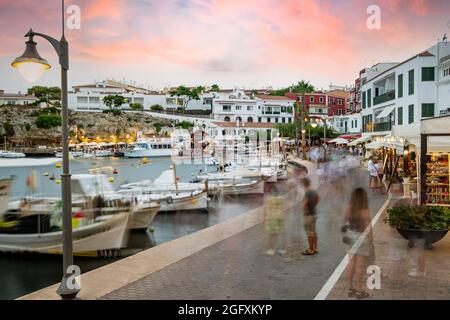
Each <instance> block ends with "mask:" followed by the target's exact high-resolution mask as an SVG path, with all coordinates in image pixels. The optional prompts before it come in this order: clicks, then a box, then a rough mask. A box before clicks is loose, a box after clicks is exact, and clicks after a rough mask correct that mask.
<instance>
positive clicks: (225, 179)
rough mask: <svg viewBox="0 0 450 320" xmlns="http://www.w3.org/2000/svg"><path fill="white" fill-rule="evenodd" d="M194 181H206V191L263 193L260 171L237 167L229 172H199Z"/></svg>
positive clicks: (235, 193) (233, 193) (262, 180)
mask: <svg viewBox="0 0 450 320" xmlns="http://www.w3.org/2000/svg"><path fill="white" fill-rule="evenodd" d="M195 181H207V183H208V192H209V193H210V194H214V193H216V192H221V193H222V194H226V195H242V194H263V193H264V178H263V175H262V174H261V173H260V172H256V171H252V170H249V169H247V168H237V169H234V170H232V171H229V172H215V173H200V174H199V175H198V176H197V177H196V179H195Z"/></svg>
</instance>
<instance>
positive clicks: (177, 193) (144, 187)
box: [118, 170, 208, 211]
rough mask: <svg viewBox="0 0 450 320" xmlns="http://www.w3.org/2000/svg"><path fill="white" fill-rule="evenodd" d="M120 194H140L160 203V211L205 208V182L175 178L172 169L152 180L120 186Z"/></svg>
mask: <svg viewBox="0 0 450 320" xmlns="http://www.w3.org/2000/svg"><path fill="white" fill-rule="evenodd" d="M118 192H119V193H120V194H124V195H128V196H134V195H142V197H148V199H151V200H153V201H158V202H159V203H160V205H161V208H160V211H189V210H207V209H208V197H207V192H206V185H205V183H183V182H179V181H178V179H175V173H174V171H172V170H167V171H164V172H163V173H162V174H161V176H160V177H159V178H157V179H155V180H154V181H153V182H152V181H150V180H145V181H141V182H137V183H130V184H126V185H122V186H120V188H119V190H118Z"/></svg>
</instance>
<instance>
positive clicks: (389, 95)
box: [373, 90, 395, 106]
mask: <svg viewBox="0 0 450 320" xmlns="http://www.w3.org/2000/svg"><path fill="white" fill-rule="evenodd" d="M394 99H395V90H392V91H389V92H386V93H385V94H382V95H380V96H378V97H374V98H373V105H374V106H376V105H378V104H381V103H383V102H386V101H391V100H394Z"/></svg>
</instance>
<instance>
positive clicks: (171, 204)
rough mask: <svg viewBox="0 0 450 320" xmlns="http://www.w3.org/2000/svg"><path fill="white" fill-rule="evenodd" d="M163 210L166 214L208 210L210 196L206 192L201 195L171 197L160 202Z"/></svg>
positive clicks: (200, 193) (187, 194) (188, 194)
mask: <svg viewBox="0 0 450 320" xmlns="http://www.w3.org/2000/svg"><path fill="white" fill-rule="evenodd" d="M160 204H161V209H160V211H164V212H173V211H191V210H207V209H208V194H207V192H206V191H202V192H199V193H193V194H190V193H186V194H182V195H181V196H179V197H177V196H174V197H171V198H167V199H165V200H164V199H162V200H160Z"/></svg>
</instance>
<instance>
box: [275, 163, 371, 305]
mask: <svg viewBox="0 0 450 320" xmlns="http://www.w3.org/2000/svg"><path fill="white" fill-rule="evenodd" d="M347 161H348V159H347V157H346V156H345V155H344V156H342V157H341V158H340V159H339V160H338V161H334V163H333V167H334V168H335V169H336V170H337V171H336V172H337V175H336V176H337V177H347V175H348V170H349V167H348V166H347ZM377 172H378V171H377ZM377 177H378V176H377ZM338 180H339V179H338ZM341 180H342V179H341ZM319 182H323V181H320V180H319ZM331 183H332V184H336V180H335V181H333V182H331ZM299 184H300V186H301V190H302V197H301V209H300V210H297V209H294V210H291V209H290V210H286V207H284V205H285V202H286V200H283V199H282V198H272V199H271V200H270V205H269V206H268V209H267V210H268V212H269V216H268V219H267V220H266V233H267V234H268V236H269V238H268V239H269V249H268V250H267V251H266V254H267V255H270V256H273V255H275V254H276V253H277V252H278V253H279V254H280V255H282V256H286V255H287V254H291V255H294V256H295V255H297V253H298V254H300V253H301V254H302V255H303V256H316V255H318V254H319V246H318V243H319V236H318V232H317V219H318V206H319V203H320V196H319V193H318V192H317V191H316V190H314V188H313V187H312V183H311V180H310V179H309V178H308V177H302V178H301V179H299ZM283 211H286V212H287V216H284V215H283V213H284V212H283ZM342 217H343V218H342V219H343V221H342V224H343V226H342V228H341V231H342V232H343V237H342V241H343V243H344V244H345V245H346V246H347V253H348V255H349V258H350V260H349V261H350V262H349V265H348V268H347V270H348V282H349V290H348V296H349V297H354V298H357V299H365V298H368V297H369V294H368V293H367V292H366V291H365V290H364V288H363V286H364V285H365V281H363V277H364V275H365V268H364V265H367V263H368V262H369V261H370V258H371V257H373V256H374V247H373V239H372V232H371V231H370V221H371V216H370V210H369V201H368V195H367V192H366V190H365V189H364V188H362V187H356V188H354V189H353V191H352V192H351V195H350V201H349V203H348V205H346V206H345V208H344V210H343V212H342ZM286 219H287V222H285V220H286ZM301 226H302V229H303V231H304V232H303V233H302V235H300V237H303V238H304V239H305V240H306V241H305V242H306V243H307V245H305V247H304V248H301V247H300V248H298V250H299V251H297V250H295V251H294V252H288V250H286V243H287V242H288V241H287V240H288V239H286V234H289V235H290V236H292V232H291V230H292V229H294V230H295V231H297V230H296V228H301ZM367 228H369V233H368V234H367V238H366V239H365V240H364V241H363V244H362V245H360V246H359V247H358V248H357V250H355V248H354V246H355V244H356V243H357V241H358V239H359V238H360V236H361V235H362V234H363V233H364V231H365V230H366V229H367ZM294 235H295V236H298V232H296V233H295V234H294ZM295 236H294V238H295ZM301 242H302V241H300V243H301ZM277 244H280V246H279V248H280V250H278V251H277V250H276V249H277Z"/></svg>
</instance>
